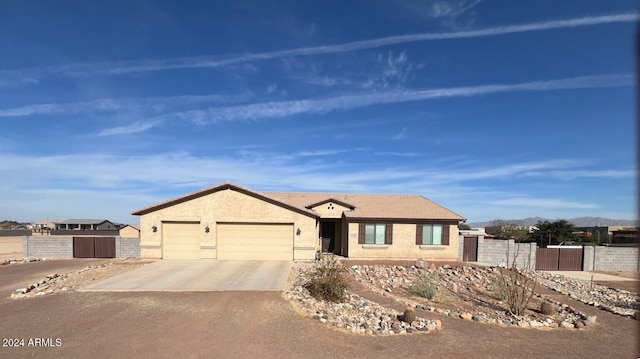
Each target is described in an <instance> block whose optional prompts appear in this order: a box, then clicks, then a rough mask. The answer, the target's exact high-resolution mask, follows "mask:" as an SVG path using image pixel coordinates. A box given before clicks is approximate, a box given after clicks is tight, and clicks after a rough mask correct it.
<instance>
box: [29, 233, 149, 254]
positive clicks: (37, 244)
mask: <svg viewBox="0 0 640 359" xmlns="http://www.w3.org/2000/svg"><path fill="white" fill-rule="evenodd" d="M22 256H23V257H38V258H73V237H40V236H38V237H33V236H26V237H22ZM121 257H135V258H139V257H140V239H138V238H122V237H116V258H121Z"/></svg>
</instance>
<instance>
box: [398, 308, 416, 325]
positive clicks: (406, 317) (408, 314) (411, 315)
mask: <svg viewBox="0 0 640 359" xmlns="http://www.w3.org/2000/svg"><path fill="white" fill-rule="evenodd" d="M398 319H400V320H402V321H403V322H405V323H413V321H415V320H416V311H415V310H414V309H413V308H411V307H407V309H405V310H404V313H403V314H402V315H401V316H400V318H398Z"/></svg>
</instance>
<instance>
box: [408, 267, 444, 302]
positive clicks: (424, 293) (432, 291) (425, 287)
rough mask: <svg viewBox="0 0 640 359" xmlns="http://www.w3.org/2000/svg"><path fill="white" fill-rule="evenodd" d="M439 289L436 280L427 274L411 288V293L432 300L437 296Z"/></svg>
mask: <svg viewBox="0 0 640 359" xmlns="http://www.w3.org/2000/svg"><path fill="white" fill-rule="evenodd" d="M437 289H438V286H437V283H436V280H435V279H434V278H432V277H431V276H430V275H429V274H428V273H425V274H423V275H421V276H420V277H419V278H418V279H417V280H416V281H415V282H413V284H412V285H411V286H410V287H409V293H411V294H413V295H417V296H419V297H423V298H427V299H429V300H431V299H433V297H434V296H435V295H436V291H437Z"/></svg>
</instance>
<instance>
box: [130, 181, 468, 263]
mask: <svg viewBox="0 0 640 359" xmlns="http://www.w3.org/2000/svg"><path fill="white" fill-rule="evenodd" d="M132 214H133V215H138V216H140V254H141V257H143V258H165V259H201V258H212V259H214V258H217V259H255V260H312V259H314V258H316V256H317V255H318V253H319V252H321V251H322V249H323V248H322V243H323V240H322V239H321V238H324V243H325V246H324V247H325V248H324V249H325V250H329V251H330V252H332V253H334V254H337V255H341V256H344V257H349V258H355V259H367V258H370V259H416V258H426V259H433V260H456V258H457V257H458V223H459V222H460V221H462V220H464V218H463V217H462V216H460V215H459V214H457V213H455V212H452V211H450V210H448V209H446V208H444V207H442V206H440V205H438V204H436V203H434V202H432V201H430V200H429V199H427V198H425V197H423V196H420V195H398V194H346V193H316V192H308V193H303V192H256V191H253V190H251V189H248V188H245V187H242V186H238V185H236V184H233V183H229V182H227V183H223V184H219V185H216V186H213V187H208V188H204V189H202V190H199V191H196V192H192V193H189V194H186V195H183V196H180V197H177V198H173V199H170V200H167V201H164V202H161V203H157V204H154V205H151V206H149V207H145V208H142V209H139V210H137V211H134V212H133V213H132Z"/></svg>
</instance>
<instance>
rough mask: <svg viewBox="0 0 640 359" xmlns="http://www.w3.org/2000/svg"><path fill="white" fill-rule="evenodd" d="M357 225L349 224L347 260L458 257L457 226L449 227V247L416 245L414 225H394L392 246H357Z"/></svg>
mask: <svg viewBox="0 0 640 359" xmlns="http://www.w3.org/2000/svg"><path fill="white" fill-rule="evenodd" d="M358 225H359V224H358V223H349V235H348V236H349V238H348V241H349V258H354V259H366V258H369V259H418V258H422V259H426V260H452V261H455V260H456V259H457V257H458V226H457V225H449V245H441V246H421V245H416V224H415V223H412V224H405V223H394V224H393V244H390V245H386V244H385V245H383V244H358V230H359V228H358Z"/></svg>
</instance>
